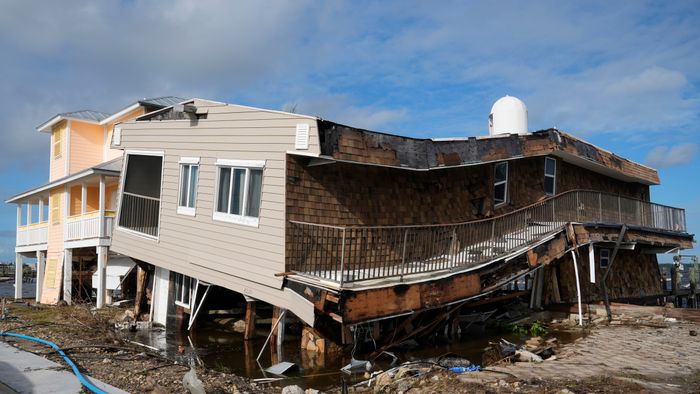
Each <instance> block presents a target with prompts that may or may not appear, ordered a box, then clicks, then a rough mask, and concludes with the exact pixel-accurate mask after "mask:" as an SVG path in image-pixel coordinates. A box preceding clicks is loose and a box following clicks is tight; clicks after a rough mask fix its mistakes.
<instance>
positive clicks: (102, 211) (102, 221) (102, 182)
mask: <svg viewBox="0 0 700 394" xmlns="http://www.w3.org/2000/svg"><path fill="white" fill-rule="evenodd" d="M99 199H100V203H99V204H100V208H99V209H100V212H99V215H100V230H99V231H100V232H99V236H100V238H102V237H104V236H105V176H104V175H100V196H99Z"/></svg>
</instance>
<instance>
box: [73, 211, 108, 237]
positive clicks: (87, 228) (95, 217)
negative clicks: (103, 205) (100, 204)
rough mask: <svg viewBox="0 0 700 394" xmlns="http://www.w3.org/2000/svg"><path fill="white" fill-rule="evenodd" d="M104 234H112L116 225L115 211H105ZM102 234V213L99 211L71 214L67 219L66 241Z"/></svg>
mask: <svg viewBox="0 0 700 394" xmlns="http://www.w3.org/2000/svg"><path fill="white" fill-rule="evenodd" d="M104 226H105V227H104V232H103V234H104V236H105V237H111V236H112V227H113V226H114V211H105V217H104ZM99 236H100V215H99V212H97V211H96V212H90V213H86V214H82V215H74V216H70V217H69V218H68V219H67V220H66V225H65V227H64V234H63V238H64V239H65V240H66V241H79V240H85V239H91V238H98V237H99Z"/></svg>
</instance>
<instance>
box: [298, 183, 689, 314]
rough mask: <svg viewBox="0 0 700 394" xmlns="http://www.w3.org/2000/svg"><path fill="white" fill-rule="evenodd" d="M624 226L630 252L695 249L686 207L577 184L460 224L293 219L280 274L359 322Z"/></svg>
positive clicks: (502, 277)
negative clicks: (358, 223)
mask: <svg viewBox="0 0 700 394" xmlns="http://www.w3.org/2000/svg"><path fill="white" fill-rule="evenodd" d="M623 225H624V226H625V228H626V229H627V230H626V232H625V233H623V234H622V238H623V239H621V240H620V242H621V243H622V245H623V247H624V248H626V249H632V250H635V248H636V253H642V254H645V253H646V254H654V253H662V252H667V251H670V250H673V249H677V248H680V249H683V248H690V247H692V239H693V237H692V235H690V234H688V233H687V232H686V223H685V212H684V211H683V210H682V209H679V208H673V207H668V206H663V205H659V204H654V203H651V202H648V201H643V200H637V199H633V198H629V197H622V196H619V195H613V194H608V193H602V192H595V191H581V190H576V191H570V192H565V193H562V194H560V195H558V196H556V197H552V198H549V199H547V200H544V201H541V202H538V203H536V204H533V205H531V206H529V207H525V208H522V209H519V210H516V211H513V212H511V213H508V214H505V215H501V216H497V217H494V218H491V219H484V220H477V221H471V222H466V223H459V224H449V225H426V226H329V225H319V224H312V223H303V222H297V221H291V222H290V224H289V228H290V235H289V238H288V239H289V240H291V242H289V243H288V250H289V253H288V271H289V272H287V273H286V275H287V279H288V286H289V287H290V288H292V289H294V290H295V291H297V292H298V293H299V294H302V295H305V296H306V297H307V298H308V299H309V300H310V301H312V302H314V303H315V305H316V307H317V308H316V309H317V313H320V314H322V315H327V316H331V317H332V318H333V319H334V320H336V321H337V322H340V323H342V324H356V323H360V322H365V321H368V320H373V319H381V318H388V317H392V316H397V315H401V314H406V313H413V312H416V311H420V310H426V309H431V308H436V307H441V306H446V305H450V304H455V303H460V302H464V301H465V300H468V299H470V298H474V297H478V296H482V295H484V294H487V293H489V292H491V291H493V290H496V289H498V288H500V287H502V286H503V285H505V284H507V283H509V282H511V281H513V280H515V279H517V278H519V277H522V276H524V275H527V274H532V272H533V271H534V270H538V269H540V268H542V266H544V265H548V264H550V263H553V262H556V261H557V260H558V259H561V258H562V257H563V256H564V255H565V254H566V253H568V252H570V251H572V250H574V251H576V253H577V254H578V253H579V252H578V249H579V248H580V247H582V246H588V247H589V248H591V250H592V248H594V247H600V246H601V245H609V244H611V243H612V244H613V245H614V244H615V243H616V242H617V239H618V238H620V235H619V234H620V228H621V227H622V226H623ZM654 262H655V256H654ZM539 275H541V274H539ZM329 300H330V301H331V302H327V301H329Z"/></svg>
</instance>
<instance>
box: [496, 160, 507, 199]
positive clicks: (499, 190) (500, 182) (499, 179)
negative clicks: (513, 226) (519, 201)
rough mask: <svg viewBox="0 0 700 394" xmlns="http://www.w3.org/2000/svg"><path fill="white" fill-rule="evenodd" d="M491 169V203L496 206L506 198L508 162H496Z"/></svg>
mask: <svg viewBox="0 0 700 394" xmlns="http://www.w3.org/2000/svg"><path fill="white" fill-rule="evenodd" d="M493 169H494V170H493V205H495V206H498V205H501V204H505V202H506V201H507V200H508V162H507V161H504V162H501V163H496V165H495V166H494V167H493Z"/></svg>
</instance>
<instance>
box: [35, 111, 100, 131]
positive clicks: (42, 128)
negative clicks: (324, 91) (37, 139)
mask: <svg viewBox="0 0 700 394" xmlns="http://www.w3.org/2000/svg"><path fill="white" fill-rule="evenodd" d="M62 120H74V121H76V122H83V123H89V124H96V125H99V124H101V123H100V122H97V121H94V120H89V119H81V118H74V117H72V116H61V115H56V116H54V117H53V118H52V119H51V120H49V121H48V122H46V123H43V124H41V125H39V127H37V128H36V130H37V131H42V132H46V133H48V132H51V127H53V126H54V125H55V124H56V123H58V122H60V121H62Z"/></svg>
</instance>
